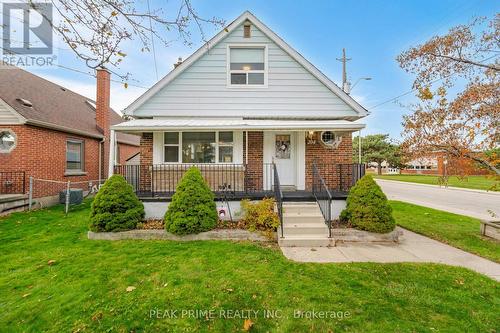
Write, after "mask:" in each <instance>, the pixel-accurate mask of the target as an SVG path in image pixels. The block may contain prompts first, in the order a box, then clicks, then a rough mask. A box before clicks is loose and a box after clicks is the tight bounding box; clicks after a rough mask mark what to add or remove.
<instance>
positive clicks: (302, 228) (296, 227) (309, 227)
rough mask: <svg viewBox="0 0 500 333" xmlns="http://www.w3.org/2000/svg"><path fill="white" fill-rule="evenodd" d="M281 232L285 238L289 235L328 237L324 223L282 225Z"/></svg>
mask: <svg viewBox="0 0 500 333" xmlns="http://www.w3.org/2000/svg"><path fill="white" fill-rule="evenodd" d="M283 230H284V236H285V237H286V236H291V235H308V236H324V235H328V227H327V226H326V225H325V224H324V223H283Z"/></svg>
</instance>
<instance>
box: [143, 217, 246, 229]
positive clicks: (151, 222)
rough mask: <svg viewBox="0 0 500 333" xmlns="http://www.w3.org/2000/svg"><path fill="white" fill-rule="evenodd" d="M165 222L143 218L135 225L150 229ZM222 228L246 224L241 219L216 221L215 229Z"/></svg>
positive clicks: (244, 227) (158, 226) (238, 226)
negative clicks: (143, 219) (142, 220)
mask: <svg viewBox="0 0 500 333" xmlns="http://www.w3.org/2000/svg"><path fill="white" fill-rule="evenodd" d="M164 228H165V224H164V223H163V220H161V219H149V220H145V221H144V222H142V223H139V224H138V225H137V229H142V230H152V229H160V230H161V229H164ZM224 229H247V227H246V224H245V223H244V222H243V221H234V222H231V221H221V220H219V221H218V222H217V226H216V227H215V230H224Z"/></svg>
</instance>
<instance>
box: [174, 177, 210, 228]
mask: <svg viewBox="0 0 500 333" xmlns="http://www.w3.org/2000/svg"><path fill="white" fill-rule="evenodd" d="M217 220H218V217H217V207H216V205H215V201H214V195H213V193H212V191H210V188H209V187H208V185H207V183H206V182H205V180H204V179H203V176H202V175H201V172H200V170H198V169H197V168H196V167H192V168H190V169H189V170H188V171H186V173H185V174H184V176H183V177H182V179H181V181H180V182H179V184H177V188H176V190H175V193H174V195H173V196H172V202H171V203H170V205H169V206H168V210H167V212H166V213H165V230H166V231H168V232H171V233H173V234H177V235H187V234H196V233H200V232H203V231H207V230H211V229H213V228H215V226H216V225H217Z"/></svg>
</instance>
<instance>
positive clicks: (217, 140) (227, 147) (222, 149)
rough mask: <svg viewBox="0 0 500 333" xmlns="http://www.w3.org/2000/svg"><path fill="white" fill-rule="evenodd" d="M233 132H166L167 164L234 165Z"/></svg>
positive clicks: (164, 157)
mask: <svg viewBox="0 0 500 333" xmlns="http://www.w3.org/2000/svg"><path fill="white" fill-rule="evenodd" d="M233 142H234V140H233V132H165V133H164V134H163V143H164V147H163V148H164V151H163V161H164V162H166V163H178V162H182V163H233V155H234V154H233Z"/></svg>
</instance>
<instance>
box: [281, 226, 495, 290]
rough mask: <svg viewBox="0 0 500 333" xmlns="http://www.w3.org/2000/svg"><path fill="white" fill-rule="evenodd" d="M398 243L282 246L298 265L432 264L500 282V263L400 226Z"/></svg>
mask: <svg viewBox="0 0 500 333" xmlns="http://www.w3.org/2000/svg"><path fill="white" fill-rule="evenodd" d="M398 230H400V231H401V232H402V233H403V236H402V237H401V241H400V243H399V244H355V243H350V244H344V245H341V246H336V247H315V248H311V247H282V248H281V251H282V252H283V254H284V255H285V257H287V258H288V259H290V260H294V261H299V262H319V263H327V262H334V263H341V262H380V263H389V262H428V263H429V262H430V263H439V264H446V265H452V266H461V267H465V268H468V269H471V270H473V271H476V272H478V273H481V274H484V275H487V276H489V277H491V278H492V279H495V280H497V281H500V264H497V263H495V262H493V261H490V260H487V259H484V258H481V257H479V256H476V255H474V254H471V253H469V252H465V251H462V250H459V249H457V248H454V247H452V246H449V245H446V244H443V243H441V242H438V241H436V240H433V239H430V238H428V237H425V236H421V235H419V234H416V233H414V232H411V231H409V230H406V229H403V228H400V227H398Z"/></svg>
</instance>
